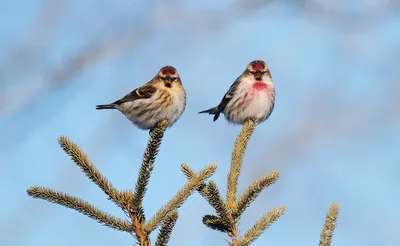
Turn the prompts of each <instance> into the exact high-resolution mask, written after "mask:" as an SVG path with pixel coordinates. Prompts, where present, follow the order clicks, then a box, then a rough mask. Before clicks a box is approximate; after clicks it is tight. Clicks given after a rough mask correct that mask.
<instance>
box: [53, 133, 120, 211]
mask: <svg viewBox="0 0 400 246" xmlns="http://www.w3.org/2000/svg"><path fill="white" fill-rule="evenodd" d="M58 143H59V144H60V146H61V148H62V149H63V150H64V151H65V152H66V153H67V154H68V155H69V156H70V157H71V159H72V160H73V161H74V162H75V163H76V164H77V165H78V166H79V167H80V168H81V170H82V171H83V172H84V173H85V174H86V176H87V177H89V179H90V180H92V181H93V182H94V183H95V184H96V185H97V186H98V187H100V189H101V190H103V192H104V193H106V195H107V196H108V198H109V199H110V200H112V201H113V202H114V203H115V204H117V205H118V206H119V207H121V208H122V207H123V206H124V205H123V202H122V200H121V198H120V196H119V192H118V190H117V189H116V188H114V186H113V185H112V184H111V182H110V181H108V180H107V178H106V177H104V176H103V175H102V174H101V173H100V171H99V170H97V168H96V167H95V166H94V165H93V164H92V163H91V162H90V160H89V158H88V157H87V156H86V154H85V153H84V152H83V151H82V150H81V149H80V148H79V146H78V145H77V144H75V143H74V142H72V141H71V140H69V139H68V138H67V137H65V136H61V137H59V138H58Z"/></svg>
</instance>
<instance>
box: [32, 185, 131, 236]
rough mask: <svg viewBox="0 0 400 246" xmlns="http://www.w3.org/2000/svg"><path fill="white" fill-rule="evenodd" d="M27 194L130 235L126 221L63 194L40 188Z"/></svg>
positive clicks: (129, 226) (34, 188)
mask: <svg viewBox="0 0 400 246" xmlns="http://www.w3.org/2000/svg"><path fill="white" fill-rule="evenodd" d="M27 192H28V194H29V195H30V196H32V197H34V198H40V199H43V200H46V201H49V202H52V203H57V204H59V205H62V206H64V207H67V208H71V209H75V210H76V211H78V212H80V213H82V214H85V215H86V216H88V217H90V218H92V219H95V220H97V221H98V222H99V223H102V224H103V225H105V226H108V227H111V228H114V229H116V230H119V231H126V232H129V233H132V232H133V230H132V225H131V224H130V223H128V222H127V221H124V220H121V219H118V218H116V217H114V216H112V215H110V214H108V213H105V212H103V211H101V210H99V209H98V208H96V207H94V206H93V205H91V204H89V203H88V202H86V201H83V200H81V199H79V198H76V197H73V196H70V195H68V194H65V193H63V192H59V191H55V190H52V189H48V188H42V187H31V188H29V189H28V190H27Z"/></svg>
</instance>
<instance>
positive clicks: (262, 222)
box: [238, 206, 285, 245]
mask: <svg viewBox="0 0 400 246" xmlns="http://www.w3.org/2000/svg"><path fill="white" fill-rule="evenodd" d="M284 212H285V207H284V206H282V207H278V208H274V209H272V210H271V211H269V212H268V213H267V214H265V215H264V216H263V217H261V219H259V220H258V221H257V223H256V224H254V225H253V226H252V227H251V228H250V229H249V230H248V231H247V232H246V233H245V234H244V235H243V236H242V237H240V238H239V239H238V245H250V244H251V243H252V242H254V241H255V240H256V239H257V238H258V237H259V236H260V235H261V234H262V233H263V232H264V231H265V230H266V229H267V228H268V227H269V226H270V225H271V224H272V223H273V222H275V221H276V220H278V218H279V217H280V216H281V215H282V214H283V213H284Z"/></svg>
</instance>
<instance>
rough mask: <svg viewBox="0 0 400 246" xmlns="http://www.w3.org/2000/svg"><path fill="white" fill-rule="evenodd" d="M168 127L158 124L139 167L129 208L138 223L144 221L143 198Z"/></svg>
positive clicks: (164, 121) (162, 123) (165, 121)
mask: <svg viewBox="0 0 400 246" xmlns="http://www.w3.org/2000/svg"><path fill="white" fill-rule="evenodd" d="M167 127H168V121H167V120H163V121H161V122H159V123H158V124H157V125H156V127H155V128H154V129H153V130H152V132H151V137H150V140H149V142H148V144H147V148H146V150H145V152H144V155H143V162H142V165H141V167H140V171H139V176H138V179H137V182H136V186H135V193H134V195H133V199H132V204H131V208H132V209H133V210H134V211H133V212H134V213H135V214H136V216H137V217H138V219H139V222H143V221H145V216H144V211H143V207H142V202H143V197H144V194H145V193H146V190H147V184H148V183H149V179H150V174H151V172H152V171H153V168H154V161H155V159H156V156H157V154H158V151H159V148H160V145H161V141H162V138H163V136H164V132H165V130H166V129H167Z"/></svg>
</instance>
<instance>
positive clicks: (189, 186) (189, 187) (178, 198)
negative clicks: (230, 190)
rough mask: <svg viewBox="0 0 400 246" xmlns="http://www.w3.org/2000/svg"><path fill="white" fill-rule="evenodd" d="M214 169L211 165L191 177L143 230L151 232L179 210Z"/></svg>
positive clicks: (215, 166) (213, 165) (214, 165)
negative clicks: (173, 212)
mask: <svg viewBox="0 0 400 246" xmlns="http://www.w3.org/2000/svg"><path fill="white" fill-rule="evenodd" d="M216 168H217V165H216V164H211V165H209V166H208V167H205V168H204V169H203V170H201V171H200V172H199V173H198V174H197V175H195V176H193V177H192V178H191V179H190V180H189V182H188V183H186V184H185V185H184V186H183V188H182V189H181V190H179V191H178V193H177V194H176V195H175V196H174V197H173V198H172V199H171V200H170V201H169V202H168V203H167V204H166V205H164V206H163V207H162V208H161V209H160V210H159V211H158V212H157V213H156V214H155V215H154V216H153V217H152V218H151V219H150V220H149V221H148V222H147V224H146V226H145V230H146V231H147V232H151V231H153V230H154V229H156V228H157V226H158V225H159V224H160V223H161V222H162V220H163V219H164V218H165V216H166V215H167V214H168V213H170V212H171V211H173V210H175V209H177V208H179V207H180V206H181V205H182V203H183V202H184V201H185V200H186V198H187V197H188V196H190V194H192V192H193V191H195V190H196V189H198V188H199V186H200V185H201V184H203V183H204V181H205V180H206V179H208V178H209V177H211V175H213V174H214V172H215V170H216Z"/></svg>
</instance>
